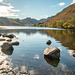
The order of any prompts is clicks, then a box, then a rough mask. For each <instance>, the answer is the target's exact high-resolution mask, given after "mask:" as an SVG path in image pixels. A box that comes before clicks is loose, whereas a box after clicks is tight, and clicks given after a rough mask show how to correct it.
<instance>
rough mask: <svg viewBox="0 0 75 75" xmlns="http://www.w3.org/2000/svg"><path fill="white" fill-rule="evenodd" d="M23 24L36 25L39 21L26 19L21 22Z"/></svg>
mask: <svg viewBox="0 0 75 75" xmlns="http://www.w3.org/2000/svg"><path fill="white" fill-rule="evenodd" d="M22 23H23V24H38V23H39V21H38V20H36V19H32V18H26V19H23V20H22Z"/></svg>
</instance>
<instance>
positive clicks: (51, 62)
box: [44, 56, 60, 67]
mask: <svg viewBox="0 0 75 75" xmlns="http://www.w3.org/2000/svg"><path fill="white" fill-rule="evenodd" d="M44 59H45V60H46V61H47V63H48V64H50V65H52V66H54V67H57V66H58V64H59V62H60V59H51V58H47V57H46V56H44Z"/></svg>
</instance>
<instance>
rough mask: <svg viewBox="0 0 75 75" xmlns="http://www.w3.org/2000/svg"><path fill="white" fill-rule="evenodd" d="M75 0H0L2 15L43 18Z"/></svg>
mask: <svg viewBox="0 0 75 75" xmlns="http://www.w3.org/2000/svg"><path fill="white" fill-rule="evenodd" d="M73 3H75V0H0V17H8V18H20V19H24V18H26V17H31V18H35V19H38V20H39V19H42V18H47V17H51V16H54V15H55V14H57V13H58V12H60V11H62V10H63V9H64V8H66V7H68V6H69V5H71V4H73Z"/></svg>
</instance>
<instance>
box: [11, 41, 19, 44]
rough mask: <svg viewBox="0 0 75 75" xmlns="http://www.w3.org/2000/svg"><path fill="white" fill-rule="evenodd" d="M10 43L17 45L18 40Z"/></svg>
mask: <svg viewBox="0 0 75 75" xmlns="http://www.w3.org/2000/svg"><path fill="white" fill-rule="evenodd" d="M10 44H11V45H19V42H18V41H14V42H10Z"/></svg>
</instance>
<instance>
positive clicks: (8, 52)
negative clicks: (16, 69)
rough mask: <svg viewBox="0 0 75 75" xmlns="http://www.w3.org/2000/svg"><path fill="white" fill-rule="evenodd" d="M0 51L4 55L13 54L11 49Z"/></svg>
mask: <svg viewBox="0 0 75 75" xmlns="http://www.w3.org/2000/svg"><path fill="white" fill-rule="evenodd" d="M1 51H2V52H3V53H4V54H6V55H12V53H13V49H8V50H5V49H1Z"/></svg>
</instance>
